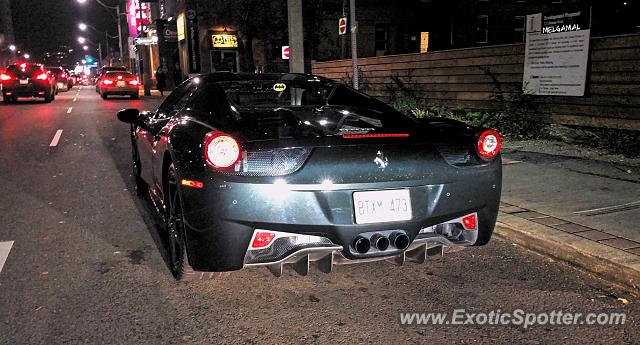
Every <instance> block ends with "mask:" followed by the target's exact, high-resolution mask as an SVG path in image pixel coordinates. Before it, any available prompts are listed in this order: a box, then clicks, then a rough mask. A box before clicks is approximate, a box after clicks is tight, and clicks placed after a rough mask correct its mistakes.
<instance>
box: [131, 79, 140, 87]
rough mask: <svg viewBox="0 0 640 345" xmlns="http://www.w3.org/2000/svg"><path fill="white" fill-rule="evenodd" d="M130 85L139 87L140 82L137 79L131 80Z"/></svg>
mask: <svg viewBox="0 0 640 345" xmlns="http://www.w3.org/2000/svg"><path fill="white" fill-rule="evenodd" d="M129 85H133V86H137V85H138V80H137V79H133V80H129Z"/></svg>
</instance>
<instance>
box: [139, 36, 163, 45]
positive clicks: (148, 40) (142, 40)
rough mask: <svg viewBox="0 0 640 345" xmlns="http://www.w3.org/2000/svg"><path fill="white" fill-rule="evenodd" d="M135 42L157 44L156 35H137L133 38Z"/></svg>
mask: <svg viewBox="0 0 640 345" xmlns="http://www.w3.org/2000/svg"><path fill="white" fill-rule="evenodd" d="M135 44H136V45H141V46H150V45H152V44H158V36H151V37H138V38H136V39H135Z"/></svg>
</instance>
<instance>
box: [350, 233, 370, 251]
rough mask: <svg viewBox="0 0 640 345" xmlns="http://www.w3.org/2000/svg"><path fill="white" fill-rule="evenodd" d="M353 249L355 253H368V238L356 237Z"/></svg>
mask: <svg viewBox="0 0 640 345" xmlns="http://www.w3.org/2000/svg"><path fill="white" fill-rule="evenodd" d="M353 248H354V249H355V250H356V252H358V253H360V254H365V253H366V252H368V251H369V249H371V242H370V241H369V239H368V238H365V237H362V236H358V237H356V239H355V240H354V241H353Z"/></svg>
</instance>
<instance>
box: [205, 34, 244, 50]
mask: <svg viewBox="0 0 640 345" xmlns="http://www.w3.org/2000/svg"><path fill="white" fill-rule="evenodd" d="M211 46H212V47H213V48H238V36H236V35H232V34H212V35H211Z"/></svg>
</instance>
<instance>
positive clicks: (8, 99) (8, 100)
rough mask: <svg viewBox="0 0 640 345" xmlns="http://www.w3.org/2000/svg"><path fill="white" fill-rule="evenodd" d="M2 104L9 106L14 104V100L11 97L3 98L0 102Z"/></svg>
mask: <svg viewBox="0 0 640 345" xmlns="http://www.w3.org/2000/svg"><path fill="white" fill-rule="evenodd" d="M2 102H3V103H4V104H11V103H14V102H15V98H13V97H11V96H5V97H4V99H3V100H2Z"/></svg>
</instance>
